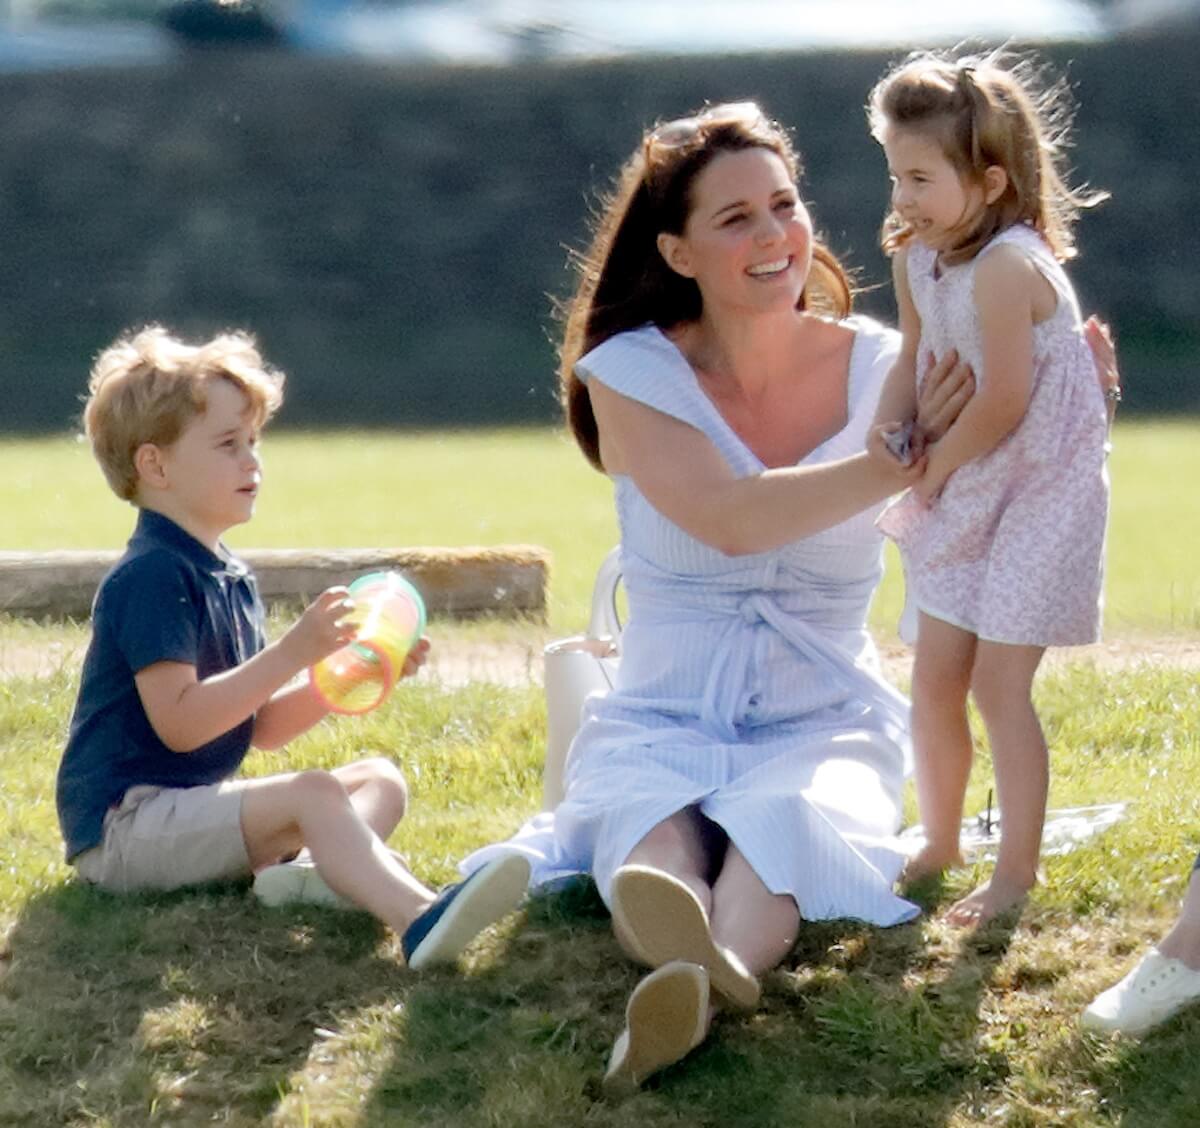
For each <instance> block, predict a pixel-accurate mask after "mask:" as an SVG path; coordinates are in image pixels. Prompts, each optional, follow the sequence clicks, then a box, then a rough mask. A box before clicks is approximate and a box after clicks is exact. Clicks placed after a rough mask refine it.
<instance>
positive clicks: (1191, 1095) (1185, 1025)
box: [1075, 1006, 1200, 1128]
mask: <svg viewBox="0 0 1200 1128" xmlns="http://www.w3.org/2000/svg"><path fill="white" fill-rule="evenodd" d="M1198 1044H1200V1007H1196V1006H1193V1007H1191V1008H1189V1009H1188V1010H1186V1011H1184V1012H1182V1013H1181V1014H1179V1015H1178V1016H1176V1017H1175V1018H1173V1019H1171V1020H1170V1021H1169V1022H1167V1023H1166V1024H1164V1025H1163V1026H1161V1027H1158V1028H1157V1029H1155V1030H1153V1031H1151V1033H1149V1034H1147V1035H1146V1036H1145V1037H1144V1038H1142V1039H1140V1040H1134V1039H1116V1040H1111V1039H1109V1038H1106V1037H1099V1036H1095V1035H1082V1036H1081V1040H1080V1044H1079V1046H1078V1047H1076V1048H1075V1052H1077V1053H1082V1054H1087V1055H1088V1056H1089V1057H1090V1058H1091V1065H1092V1070H1091V1072H1092V1076H1093V1078H1094V1081H1095V1083H1096V1089H1097V1091H1098V1093H1099V1102H1098V1104H1099V1107H1100V1108H1101V1109H1103V1110H1105V1111H1106V1112H1107V1113H1108V1114H1109V1116H1110V1117H1111V1120H1112V1123H1114V1124H1117V1123H1119V1124H1121V1125H1122V1126H1123V1128H1195V1125H1196V1124H1198V1123H1200V1070H1198V1069H1197V1068H1196V1046H1197V1045H1198Z"/></svg>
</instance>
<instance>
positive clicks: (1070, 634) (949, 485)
mask: <svg viewBox="0 0 1200 1128" xmlns="http://www.w3.org/2000/svg"><path fill="white" fill-rule="evenodd" d="M1051 94H1052V95H1053V94H1054V92H1053V91H1052V92H1051ZM1052 103H1053V98H1052V97H1050V96H1042V97H1041V98H1039V97H1037V96H1036V95H1035V94H1034V92H1033V89H1032V87H1031V84H1030V83H1028V82H1027V81H1026V80H1025V79H1024V78H1023V76H1022V75H1021V73H1020V68H1017V69H1015V70H1011V69H1008V68H1007V67H1005V66H1004V65H1002V64H1001V63H1000V62H999V61H998V60H997V59H996V57H995V56H994V55H989V56H986V57H978V58H970V59H961V60H958V61H951V60H946V59H941V58H938V57H935V56H931V55H925V54H923V55H919V56H916V57H913V58H910V59H909V60H907V61H906V62H905V63H903V64H901V65H900V66H898V67H897V68H896V69H894V70H893V71H892V72H891V73H889V74H888V75H887V76H886V77H885V78H884V79H883V80H882V81H880V82H879V83H878V85H877V86H876V87H875V89H874V90H873V91H872V93H871V100H870V105H869V114H870V120H871V129H872V133H873V135H874V136H875V138H876V140H878V141H879V142H880V143H881V144H882V146H883V149H884V152H885V153H886V155H887V161H888V168H889V172H890V175H891V180H892V185H893V187H892V198H891V205H892V206H891V212H890V214H889V215H888V217H887V219H886V221H885V224H884V235H883V246H884V249H885V251H887V252H888V253H889V254H890V255H891V256H892V261H893V270H894V278H895V288H896V301H897V304H898V306H899V313H900V328H901V331H902V334H903V339H904V340H903V346H902V349H901V354H900V358H899V360H898V361H897V363H896V365H895V366H894V367H893V369H892V371H891V373H890V375H889V377H888V382H887V385H886V387H885V389H884V392H883V395H882V398H881V401H880V407H879V411H878V414H877V416H876V419H877V421H887V420H905V419H911V418H913V417H914V415H915V403H916V395H917V388H918V385H919V382H920V380H921V378H922V376H923V375H924V372H925V371H927V370H928V364H929V361H930V358H933V357H936V358H944V357H945V356H946V355H947V354H948V353H949V352H950V351H951V350H956V351H957V353H958V355H959V357H960V358H962V359H965V360H966V361H968V362H969V363H970V364H971V365H972V367H973V369H974V371H975V373H976V374H977V379H978V390H977V392H976V394H975V396H974V397H973V398H972V400H971V401H970V403H969V404H968V406H967V407H966V408H965V409H964V411H963V412H962V414H961V415H960V416H959V418H958V420H957V421H956V422H955V423H954V425H953V426H952V427H951V428H950V430H949V431H948V432H947V433H946V435H945V436H944V437H943V438H942V439H941V440H940V441H938V442H937V443H936V444H933V445H931V446H929V448H928V450H927V451H926V452H925V453H926V454H927V456H928V465H927V468H926V472H925V475H924V477H923V478H922V480H921V481H920V482H919V483H918V484H917V485H916V486H914V487H913V488H912V489H910V490H909V491H908V493H906V494H905V495H903V496H902V497H901V498H899V499H898V500H897V501H895V502H894V503H893V504H892V505H891V506H890V507H889V508H888V509H887V510H886V511H885V512H884V514H883V515H882V516H881V517H880V519H879V526H880V527H881V528H882V529H883V531H884V532H885V533H887V535H888V536H890V537H891V538H892V539H893V540H894V541H895V542H896V543H897V545H898V546H899V548H900V551H901V554H902V556H903V558H904V563H905V572H906V576H907V583H908V587H909V599H910V601H911V602H912V603H913V604H914V605H915V607H916V608H917V609H918V612H919V627H918V637H917V643H916V655H915V661H914V666H913V683H912V693H913V714H912V724H913V738H914V744H915V748H916V775H917V793H918V799H919V803H920V809H921V818H922V821H923V823H924V825H925V829H926V833H927V839H926V845H925V847H924V849H923V850H922V851H921V852H920V853H919V854H918V855H917V856H916V857H915V858H913V859H912V862H911V864H910V866H909V870H908V873H909V875H910V876H914V877H915V876H920V875H922V874H924V873H929V872H934V871H938V870H941V869H944V868H945V867H947V866H951V865H955V864H959V863H961V856H960V853H959V827H960V824H961V821H962V810H963V800H964V796H965V792H966V786H967V778H968V775H969V772H970V766H971V756H972V745H971V736H970V731H969V728H968V722H967V709H966V703H967V693H968V690H970V691H972V692H973V693H974V696H975V702H976V705H977V706H978V708H979V712H980V714H981V715H982V717H983V721H984V724H985V725H986V727H987V732H988V739H989V742H990V745H991V750H992V756H993V760H994V763H995V771H996V785H997V790H998V794H999V801H1000V808H1001V815H1002V840H1001V845H1000V852H999V857H998V860H997V864H996V868H995V872H994V873H993V875H992V877H991V880H990V881H988V882H987V883H985V884H984V885H982V886H980V887H979V888H978V889H976V890H975V891H974V892H972V893H971V894H970V895H968V896H967V897H965V898H963V899H962V900H960V901H959V902H958V903H957V904H955V905H954V906H953V908H952V909H951V910H950V912H949V914H948V919H949V921H950V922H951V923H955V924H970V923H980V922H983V921H985V920H988V919H990V918H991V917H993V916H995V915H996V914H997V913H999V912H1002V911H1003V910H1005V909H1007V908H1009V907H1011V906H1013V905H1016V904H1018V903H1019V902H1020V901H1021V900H1022V898H1023V897H1024V896H1025V894H1026V893H1027V892H1028V890H1029V889H1030V888H1031V887H1032V886H1033V884H1034V883H1035V882H1036V880H1037V866H1038V854H1039V849H1040V845H1041V835H1042V825H1043V822H1044V818H1045V808H1046V792H1047V783H1048V763H1047V753H1046V744H1045V740H1044V738H1043V736H1042V730H1041V726H1040V724H1039V723H1038V718H1037V714H1036V713H1035V711H1034V707H1033V702H1032V698H1031V691H1032V685H1033V678H1034V674H1035V672H1036V670H1037V667H1038V663H1039V662H1040V661H1041V658H1042V654H1043V653H1044V651H1045V648H1046V647H1047V646H1069V645H1076V644H1081V643H1088V642H1093V641H1095V640H1096V638H1097V637H1098V631H1099V624H1100V601H1101V575H1102V564H1103V550H1104V532H1105V524H1106V520H1107V512H1108V482H1107V476H1106V473H1105V464H1104V458H1105V444H1106V435H1107V422H1108V420H1107V412H1106V410H1105V406H1106V405H1105V394H1106V393H1104V392H1102V391H1101V388H1100V385H1099V384H1098V383H1097V379H1096V367H1095V364H1094V362H1093V359H1092V355H1091V352H1090V351H1089V349H1088V345H1087V341H1086V338H1085V334H1084V329H1083V326H1082V325H1081V323H1080V315H1079V307H1078V303H1077V302H1076V299H1075V294H1074V292H1073V290H1072V288H1071V285H1070V283H1069V281H1068V280H1067V277H1066V275H1065V274H1064V272H1063V270H1062V267H1061V266H1060V265H1059V264H1060V261H1062V260H1064V259H1067V258H1070V257H1071V256H1072V255H1073V253H1074V248H1073V244H1072V240H1071V233H1070V227H1071V224H1072V222H1073V220H1074V219H1075V218H1076V215H1077V212H1078V209H1079V208H1081V207H1087V206H1091V205H1092V204H1094V203H1097V202H1099V200H1100V199H1101V198H1102V196H1100V195H1093V196H1090V197H1084V196H1082V195H1081V194H1080V193H1078V192H1076V191H1073V190H1072V189H1070V188H1069V187H1068V186H1067V185H1066V183H1065V182H1064V180H1063V176H1062V174H1061V173H1060V171H1059V169H1058V167H1057V160H1058V157H1059V154H1060V152H1061V144H1062V133H1061V129H1058V128H1056V125H1055V121H1056V113H1055V111H1054V110H1053V107H1052ZM1110 394H1111V393H1110ZM912 445H913V449H914V450H915V451H916V452H917V453H920V452H921V451H922V449H923V448H924V442H923V440H922V436H921V435H919V434H917V435H914V436H913V444H912Z"/></svg>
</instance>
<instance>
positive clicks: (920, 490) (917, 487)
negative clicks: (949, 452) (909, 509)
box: [912, 450, 950, 505]
mask: <svg viewBox="0 0 1200 1128" xmlns="http://www.w3.org/2000/svg"><path fill="white" fill-rule="evenodd" d="M949 477H950V475H949V474H948V473H946V471H945V469H944V468H943V466H942V464H941V461H940V460H939V459H938V452H937V451H936V450H934V451H932V452H931V453H930V454H929V456H928V464H927V466H926V469H925V473H924V474H923V475H922V477H921V480H920V481H919V482H914V483H913V487H912V492H913V495H914V496H915V497H916V498H917V500H918V501H920V502H922V503H923V504H925V505H932V504H933V503H934V502H935V501H937V499H938V495H939V494H940V493H941V492H942V490H943V489H944V488H945V485H946V481H947V479H948V478H949Z"/></svg>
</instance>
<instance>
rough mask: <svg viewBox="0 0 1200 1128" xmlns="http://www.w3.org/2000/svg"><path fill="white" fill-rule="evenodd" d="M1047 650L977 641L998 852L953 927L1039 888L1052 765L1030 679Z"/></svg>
mask: <svg viewBox="0 0 1200 1128" xmlns="http://www.w3.org/2000/svg"><path fill="white" fill-rule="evenodd" d="M1044 653H1045V648H1044V647H1041V646H1009V645H1007V644H1005V643H1000V642H986V641H983V640H980V642H979V646H978V648H977V652H976V659H975V678H974V682H973V684H972V691H973V692H974V694H975V703H976V705H978V706H979V712H980V714H981V715H982V716H983V720H984V724H986V725H987V730H988V740H989V742H990V744H991V748H992V762H993V764H994V766H995V771H996V794H997V797H998V798H999V801H1000V854H999V857H998V858H997V860H996V868H995V870H994V871H993V873H992V876H991V879H990V880H989V881H987V882H985V883H984V884H983V885H981V886H980V887H979V888H978V889H976V890H975V891H974V892H972V893H970V894H969V895H968V896H966V897H964V898H963V899H962V900H961V901H959V902H957V903H956V904H955V905H954V906H952V907H951V909H950V911H949V912H948V913H947V914H946V919H947V921H948V922H949V923H951V924H958V925H968V924H983V923H985V922H986V921H988V920H990V919H991V918H992V917H994V916H996V915H997V914H998V913H1002V912H1004V910H1005V909H1010V908H1013V907H1014V906H1016V905H1018V904H1020V902H1021V901H1022V900H1024V898H1025V895H1026V894H1027V893H1028V892H1029V890H1030V889H1032V888H1033V886H1034V885H1035V884H1037V873H1038V857H1039V855H1040V854H1041V848H1042V828H1043V826H1044V825H1045V821H1046V792H1047V789H1048V787H1049V761H1048V757H1047V753H1046V740H1045V737H1044V736H1043V735H1042V726H1041V724H1040V722H1039V721H1038V717H1037V713H1036V712H1035V711H1034V708H1033V699H1032V692H1033V678H1034V675H1035V674H1036V673H1037V668H1038V663H1040V662H1041V660H1042V655H1043V654H1044Z"/></svg>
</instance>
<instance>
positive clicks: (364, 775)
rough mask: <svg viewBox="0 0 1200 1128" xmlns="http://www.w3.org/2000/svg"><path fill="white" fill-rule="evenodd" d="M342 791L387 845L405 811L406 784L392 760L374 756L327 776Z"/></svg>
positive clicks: (333, 770) (338, 768) (406, 805)
mask: <svg viewBox="0 0 1200 1128" xmlns="http://www.w3.org/2000/svg"><path fill="white" fill-rule="evenodd" d="M330 774H331V775H333V776H334V777H335V778H336V779H338V780H339V781H340V782H341V784H342V786H343V787H345V789H346V793H347V794H348V795H349V796H350V805H351V806H352V807H353V808H354V809H355V810H356V811H357V812H358V814H359V817H360V818H361V819H362V820H363V822H365V823H366V824H367V826H369V827H370V828H371V829H372V830H373V831H374V832H375V833H376V834H377V835H379V837H380V838H382V839H383V840H384V842H386V841H387V840H388V839H389V838H390V837H391V834H392V831H394V830H395V829H396V827H397V826H398V825H399V823H400V820H401V819H402V818H404V812H405V811H406V810H407V809H408V784H406V783H405V782H404V776H403V775H401V774H400V769H399V768H397V767H396V765H395V764H393V763H392V762H391V760H388V759H385V758H384V757H383V756H375V757H372V758H371V759H370V760H355V761H354V762H353V763H351V764H343V765H341V766H340V767H336V768H333V769H332V771H331V772H330Z"/></svg>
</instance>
